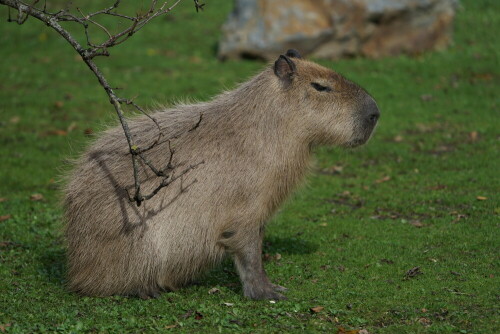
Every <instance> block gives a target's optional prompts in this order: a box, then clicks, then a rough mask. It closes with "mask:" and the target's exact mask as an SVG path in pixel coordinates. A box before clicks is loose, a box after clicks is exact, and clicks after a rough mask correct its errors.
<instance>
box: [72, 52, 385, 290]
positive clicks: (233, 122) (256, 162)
mask: <svg viewBox="0 0 500 334" xmlns="http://www.w3.org/2000/svg"><path fill="white" fill-rule="evenodd" d="M379 115H380V112H379V109H378V107H377V104H376V103H375V101H374V99H373V98H372V97H371V96H370V95H369V94H368V93H367V92H366V91H365V90H363V89H362V88H361V87H360V86H358V85H357V84H355V83H353V82H351V81H349V80H347V79H345V78H344V77H342V76H341V75H340V74H338V73H336V72H334V71H332V70H330V69H327V68H325V67H322V66H320V65H318V64H315V63H313V62H310V61H307V60H304V59H302V58H301V56H300V54H299V53H298V52H297V51H296V50H288V51H287V52H286V54H285V55H281V56H280V57H279V58H278V59H277V60H276V62H275V63H274V64H271V65H269V66H268V67H266V68H265V69H264V70H263V71H262V72H261V73H259V74H257V75H256V76H255V77H253V78H251V79H250V80H249V81H247V82H245V83H243V84H241V85H239V86H238V87H237V88H235V89H234V90H231V91H227V92H224V93H222V94H220V95H218V96H217V97H215V98H214V99H213V100H211V101H209V102H201V103H196V104H183V105H177V106H175V107H173V108H170V109H165V110H160V111H158V112H155V113H154V114H152V116H153V117H154V118H155V119H156V120H157V123H158V125H159V127H160V128H161V132H162V137H161V138H162V139H161V140H159V141H158V143H157V145H156V146H155V147H154V148H153V149H151V150H150V151H149V152H147V154H146V156H147V158H148V160H149V161H150V162H151V163H153V164H154V165H156V166H164V165H167V164H168V163H171V165H172V166H175V168H174V169H173V170H172V171H171V173H172V174H171V175H170V178H171V179H175V177H176V175H178V176H179V175H180V174H181V173H183V171H185V170H186V169H187V170H188V172H186V173H184V175H183V176H182V177H178V178H177V179H175V181H173V182H172V183H171V184H170V185H169V186H167V187H164V188H162V189H161V190H160V191H159V192H158V193H157V194H156V195H155V196H154V197H152V198H151V199H149V200H147V201H145V202H144V203H143V204H142V205H141V206H137V205H136V203H135V202H133V201H132V202H131V201H130V197H129V192H131V193H132V194H133V191H134V176H133V169H132V164H131V152H130V150H129V148H128V145H127V142H126V138H125V136H124V134H123V130H122V128H121V127H120V126H117V127H113V128H110V129H108V130H107V131H104V132H103V133H101V134H99V135H97V139H96V140H95V142H94V143H93V144H92V145H91V146H90V148H88V149H87V150H86V151H85V153H84V154H83V155H82V156H81V158H80V159H79V160H78V162H77V163H76V166H75V168H74V170H73V172H72V173H71V174H70V175H69V177H68V182H67V185H66V187H65V197H64V208H65V215H66V220H67V228H66V238H67V247H68V285H69V289H70V290H72V291H76V292H78V293H81V294H83V295H90V296H107V295H115V294H117V295H136V296H140V297H143V298H147V297H155V296H157V295H158V294H159V293H160V292H161V291H164V290H174V289H177V288H179V287H182V286H184V285H186V284H188V283H189V282H192V281H193V280H194V279H195V278H196V277H197V276H198V275H199V274H200V273H202V272H203V271H205V270H206V269H208V268H210V267H212V266H214V265H215V264H217V263H219V262H220V261H221V260H222V259H223V258H224V256H225V255H227V254H229V255H230V256H231V257H232V258H233V259H234V263H235V266H236V269H237V271H238V274H239V276H240V279H241V282H242V285H243V293H244V295H245V296H247V297H249V298H252V299H283V298H285V297H284V296H283V295H282V294H280V292H282V291H284V290H286V289H285V288H284V287H281V286H279V285H275V284H272V283H271V282H270V280H269V279H268V277H267V276H266V273H265V271H264V268H263V265H262V254H261V252H262V239H263V236H264V229H265V225H266V222H267V221H268V220H269V219H270V217H271V216H272V215H273V213H275V212H276V210H277V209H278V208H279V207H280V205H281V204H282V203H283V202H284V201H285V199H286V198H287V197H288V196H289V195H290V193H291V192H292V191H293V190H294V189H295V188H296V187H297V185H298V184H299V183H300V182H301V180H303V179H304V177H305V175H306V174H307V172H308V171H309V169H310V160H311V150H312V149H313V148H314V147H316V146H318V145H336V146H341V147H355V146H359V145H361V144H364V143H365V142H366V141H367V140H368V139H369V138H370V136H371V134H372V132H373V130H374V128H375V126H376V124H377V120H378V118H379ZM200 119H201V121H200ZM129 125H130V130H131V132H132V133H133V135H134V138H133V139H134V141H135V143H136V145H137V146H138V147H147V146H148V145H150V144H151V143H153V142H154V141H155V140H157V139H158V131H159V130H158V126H157V125H156V124H155V123H154V122H152V121H151V119H149V118H148V117H146V116H141V117H136V118H132V119H130V120H129ZM195 165H196V166H197V167H195V168H194V167H193V168H191V169H190V167H189V166H195ZM139 178H140V181H141V189H142V193H144V194H146V193H148V192H151V191H152V190H153V189H155V188H157V186H158V185H159V183H160V182H161V181H162V179H161V178H158V177H157V176H156V175H154V174H153V173H152V172H151V170H149V168H147V166H145V165H142V166H141V173H140V175H139Z"/></svg>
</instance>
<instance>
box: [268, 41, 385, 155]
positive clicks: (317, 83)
mask: <svg viewBox="0 0 500 334" xmlns="http://www.w3.org/2000/svg"><path fill="white" fill-rule="evenodd" d="M274 74H275V75H276V79H277V81H278V86H279V88H278V91H279V92H280V93H281V94H287V95H289V99H288V100H289V101H290V103H293V104H295V103H296V104H297V107H299V110H300V111H301V112H302V113H303V114H302V115H301V120H302V121H303V122H304V124H303V125H304V127H303V128H304V130H305V131H307V132H308V133H310V134H312V138H310V141H311V143H313V144H315V145H318V144H330V145H339V146H343V147H355V146H359V145H362V144H364V143H365V142H366V141H368V139H369V138H370V136H371V134H372V132H373V130H374V129H375V126H376V124H377V120H378V118H379V116H380V111H379V109H378V107H377V103H376V102H375V100H374V99H373V98H372V97H371V96H370V95H369V94H368V93H367V92H366V91H365V90H364V89H363V88H361V87H360V86H358V85H357V84H355V83H354V82H352V81H349V80H347V79H346V78H344V77H343V76H342V75H340V74H338V73H336V72H335V71H332V70H330V69H328V68H325V67H323V66H320V65H318V64H315V63H312V62H309V61H307V60H304V59H302V58H301V56H300V54H299V53H298V52H297V51H296V50H288V51H287V53H286V54H285V55H281V56H280V57H279V58H278V59H277V60H276V62H275V63H274Z"/></svg>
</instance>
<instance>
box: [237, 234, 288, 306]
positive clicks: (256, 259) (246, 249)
mask: <svg viewBox="0 0 500 334" xmlns="http://www.w3.org/2000/svg"><path fill="white" fill-rule="evenodd" d="M262 236H263V233H262V231H256V233H252V235H248V234H247V235H246V238H245V240H244V241H243V240H240V242H241V241H243V243H242V244H241V247H240V248H239V249H238V250H235V251H234V260H235V263H236V269H237V270H238V274H239V275H240V279H241V282H242V284H243V292H244V294H245V296H246V297H248V298H251V299H275V300H280V299H286V297H285V296H283V295H282V294H280V293H278V292H277V291H285V290H286V289H285V288H283V287H281V286H279V285H275V284H272V283H271V282H270V281H269V279H268V278H267V275H266V272H265V271H264V267H263V266H262Z"/></svg>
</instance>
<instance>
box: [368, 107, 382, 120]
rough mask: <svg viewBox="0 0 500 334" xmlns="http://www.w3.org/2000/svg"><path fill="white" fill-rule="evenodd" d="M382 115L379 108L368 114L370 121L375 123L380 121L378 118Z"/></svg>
mask: <svg viewBox="0 0 500 334" xmlns="http://www.w3.org/2000/svg"><path fill="white" fill-rule="evenodd" d="M379 117H380V111H379V110H378V109H377V110H376V111H374V112H372V113H371V114H370V116H368V119H369V120H370V122H372V123H375V122H377V121H378V118H379Z"/></svg>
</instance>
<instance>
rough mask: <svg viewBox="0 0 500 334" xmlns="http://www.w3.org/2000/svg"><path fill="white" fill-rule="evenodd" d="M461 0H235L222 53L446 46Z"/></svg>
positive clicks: (378, 53) (374, 51)
mask: <svg viewBox="0 0 500 334" xmlns="http://www.w3.org/2000/svg"><path fill="white" fill-rule="evenodd" d="M457 5H458V0H235V9H234V11H233V12H232V13H231V14H230V16H229V18H228V21H227V22H226V24H225V25H224V27H223V37H222V40H221V41H220V44H219V56H220V57H221V58H239V57H252V58H254V57H255V58H263V59H274V58H275V57H276V56H277V55H279V54H280V53H282V52H283V51H284V50H286V49H288V48H295V49H298V50H300V51H301V53H303V54H305V55H312V56H315V57H320V58H340V57H351V56H365V57H373V58H377V57H383V56H391V55H397V54H401V53H409V54H415V53H421V52H424V51H427V50H435V49H442V48H445V47H446V46H447V45H448V44H449V43H450V41H451V32H452V29H451V28H452V22H453V18H454V16H455V10H456V8H457Z"/></svg>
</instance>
